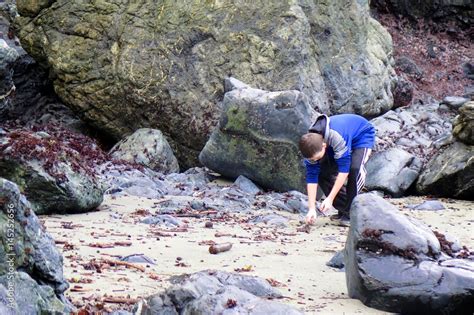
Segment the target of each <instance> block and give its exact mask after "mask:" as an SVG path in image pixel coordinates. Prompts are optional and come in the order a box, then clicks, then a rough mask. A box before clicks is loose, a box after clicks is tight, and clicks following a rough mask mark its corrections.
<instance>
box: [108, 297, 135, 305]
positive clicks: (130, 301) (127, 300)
mask: <svg viewBox="0 0 474 315" xmlns="http://www.w3.org/2000/svg"><path fill="white" fill-rule="evenodd" d="M102 302H104V303H119V304H129V305H130V304H135V303H137V302H138V299H134V298H127V297H119V296H105V297H104V298H103V299H102Z"/></svg>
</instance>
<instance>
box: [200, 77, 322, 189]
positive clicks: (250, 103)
mask: <svg viewBox="0 0 474 315" xmlns="http://www.w3.org/2000/svg"><path fill="white" fill-rule="evenodd" d="M240 86H241V88H238V89H235V90H232V91H229V92H227V93H226V94H225V95H224V101H223V107H222V111H223V114H222V117H221V119H220V121H219V125H218V127H217V128H216V129H215V131H214V132H213V133H212V135H211V137H210V139H209V141H208V142H207V143H206V146H205V147H204V149H203V150H202V152H201V154H200V156H199V160H200V161H201V163H202V164H203V165H205V166H206V167H208V168H210V169H212V170H214V171H216V172H218V173H220V174H222V175H225V176H229V177H232V178H236V177H238V176H239V175H244V176H246V177H247V178H249V179H251V180H252V181H254V182H255V183H257V184H259V185H261V186H263V187H268V188H272V189H276V190H281V191H288V190H294V189H296V190H300V191H303V189H304V167H303V163H302V157H301V156H300V155H299V151H298V141H299V139H300V137H301V135H302V134H304V133H306V132H307V130H308V128H309V126H310V125H311V122H312V118H313V117H314V115H315V112H314V111H313V110H312V108H311V107H310V105H309V102H308V99H307V97H306V96H305V95H304V94H303V93H301V92H298V91H282V92H267V91H263V90H258V89H253V88H250V87H248V86H242V85H240Z"/></svg>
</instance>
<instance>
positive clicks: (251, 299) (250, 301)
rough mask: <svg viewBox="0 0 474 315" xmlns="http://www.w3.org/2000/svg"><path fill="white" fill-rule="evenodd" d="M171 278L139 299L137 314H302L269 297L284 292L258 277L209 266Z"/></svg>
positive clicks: (136, 308) (135, 308)
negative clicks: (167, 284)
mask: <svg viewBox="0 0 474 315" xmlns="http://www.w3.org/2000/svg"><path fill="white" fill-rule="evenodd" d="M171 281H172V283H173V284H174V285H173V286H171V287H170V288H169V289H167V290H166V291H165V292H163V293H158V294H155V295H152V296H150V297H148V298H146V299H144V300H142V301H140V302H138V303H137V304H136V305H135V306H134V309H133V312H134V314H137V315H141V314H143V315H144V314H170V315H171V314H176V315H177V314H254V315H260V314H261V315H265V314H290V315H292V314H294V315H297V314H303V313H302V312H301V311H299V310H297V309H295V308H293V307H291V306H288V305H285V304H281V303H278V302H275V301H270V300H269V299H275V298H280V297H282V295H281V293H280V292H278V291H277V290H276V289H275V288H273V287H272V286H270V284H269V283H268V281H266V280H263V279H260V278H257V277H252V276H245V275H239V274H233V273H228V272H223V271H213V270H207V271H201V272H197V273H194V274H191V275H182V276H178V277H174V279H172V280H171Z"/></svg>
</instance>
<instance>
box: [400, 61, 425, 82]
mask: <svg viewBox="0 0 474 315" xmlns="http://www.w3.org/2000/svg"><path fill="white" fill-rule="evenodd" d="M395 67H397V68H398V69H400V71H402V72H405V73H406V74H410V75H413V76H414V77H415V78H417V79H421V78H422V77H423V71H421V69H420V67H418V65H417V64H416V63H415V62H414V61H413V60H411V59H410V58H408V57H406V56H402V57H400V58H397V59H396V60H395Z"/></svg>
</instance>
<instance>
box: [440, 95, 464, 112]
mask: <svg viewBox="0 0 474 315" xmlns="http://www.w3.org/2000/svg"><path fill="white" fill-rule="evenodd" d="M469 101H470V100H469V99H468V98H465V97H459V96H446V97H445V98H444V99H443V101H442V102H441V104H446V105H448V107H449V108H451V109H454V110H458V109H459V108H460V107H461V106H463V105H464V104H465V103H467V102H469Z"/></svg>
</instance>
